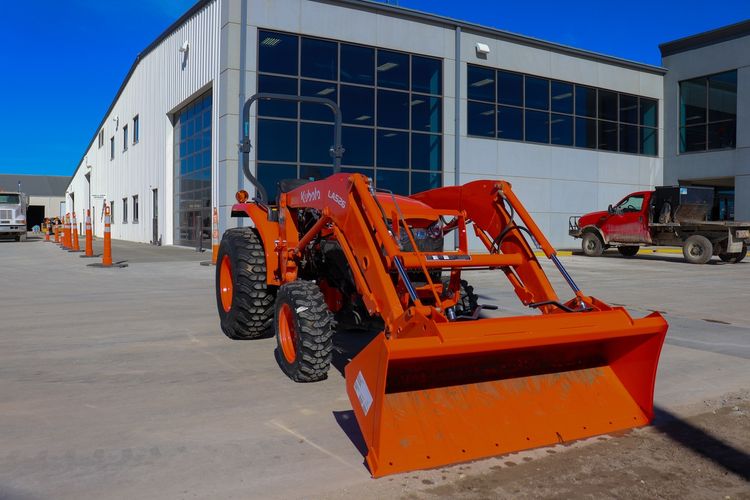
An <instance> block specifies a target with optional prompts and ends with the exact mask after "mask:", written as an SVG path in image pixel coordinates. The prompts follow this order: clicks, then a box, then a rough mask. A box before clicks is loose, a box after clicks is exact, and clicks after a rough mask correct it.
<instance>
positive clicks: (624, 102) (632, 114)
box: [620, 94, 638, 125]
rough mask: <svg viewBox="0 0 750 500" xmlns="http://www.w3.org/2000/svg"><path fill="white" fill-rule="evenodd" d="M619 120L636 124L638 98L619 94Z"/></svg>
mask: <svg viewBox="0 0 750 500" xmlns="http://www.w3.org/2000/svg"><path fill="white" fill-rule="evenodd" d="M620 121H621V122H623V123H633V124H636V125H637V124H638V98H637V97H636V96H632V95H625V94H620Z"/></svg>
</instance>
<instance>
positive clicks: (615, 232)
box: [605, 195, 644, 243]
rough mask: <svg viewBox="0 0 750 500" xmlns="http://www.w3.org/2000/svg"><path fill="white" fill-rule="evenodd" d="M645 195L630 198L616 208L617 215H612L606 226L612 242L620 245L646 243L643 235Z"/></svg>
mask: <svg viewBox="0 0 750 500" xmlns="http://www.w3.org/2000/svg"><path fill="white" fill-rule="evenodd" d="M642 208H643V195H634V196H629V197H628V198H626V199H624V200H622V201H621V202H620V203H618V204H617V206H616V207H615V214H614V215H610V216H609V219H607V222H606V224H605V232H607V233H608V234H609V238H610V241H614V242H620V243H639V242H641V241H644V239H643V238H644V234H643V229H642V228H643V212H642Z"/></svg>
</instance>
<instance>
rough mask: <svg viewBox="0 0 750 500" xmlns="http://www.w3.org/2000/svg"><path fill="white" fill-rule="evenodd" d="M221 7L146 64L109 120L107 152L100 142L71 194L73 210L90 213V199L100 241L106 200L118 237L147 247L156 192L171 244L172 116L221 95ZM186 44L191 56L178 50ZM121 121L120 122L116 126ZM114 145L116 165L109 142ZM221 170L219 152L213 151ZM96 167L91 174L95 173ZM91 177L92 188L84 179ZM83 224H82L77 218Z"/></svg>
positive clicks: (188, 25)
mask: <svg viewBox="0 0 750 500" xmlns="http://www.w3.org/2000/svg"><path fill="white" fill-rule="evenodd" d="M219 28H220V0H215V1H213V2H210V3H208V4H207V5H206V6H204V7H203V8H202V9H201V10H200V11H198V12H197V13H195V14H194V15H193V16H192V17H191V18H190V19H189V20H188V21H187V22H185V23H184V24H183V25H182V26H181V27H179V28H178V29H177V30H175V31H174V32H173V33H172V34H170V35H169V36H167V37H166V38H165V39H164V40H163V41H162V42H161V43H160V44H159V45H158V46H157V47H155V48H154V49H153V50H152V51H151V52H149V53H148V54H147V55H145V56H143V58H142V59H141V60H140V62H139V63H138V65H137V66H136V68H135V70H134V72H133V74H132V76H131V78H130V80H129V81H128V82H127V85H126V87H125V88H124V89H123V91H122V94H121V95H120V96H119V98H118V99H117V101H116V103H115V104H114V106H113V108H112V110H111V112H110V113H109V114H108V115H107V117H106V119H105V121H104V125H103V130H104V144H103V145H102V147H99V143H98V139H95V140H94V142H93V144H91V146H90V147H89V149H88V151H87V153H86V155H85V158H84V160H83V162H82V164H81V165H80V166H79V167H78V171H77V172H76V175H75V176H74V178H73V179H72V181H71V183H70V186H69V187H68V193H73V194H74V197H73V200H74V202H71V197H70V196H68V210H69V211H74V210H75V212H77V213H78V214H83V213H85V210H86V209H87V208H89V194H90V195H91V198H90V200H91V207H90V208H91V209H92V219H94V227H95V233H96V234H97V235H98V236H101V235H102V234H103V223H102V218H101V215H102V206H103V202H104V199H105V198H106V200H107V201H113V202H114V217H113V224H112V237H113V238H116V239H125V240H131V241H139V242H149V241H151V240H152V237H153V230H152V217H153V206H152V205H153V203H152V198H153V195H152V190H153V189H158V190H159V191H158V194H159V207H158V213H159V235H160V236H161V237H162V241H163V243H164V244H170V243H172V232H173V229H172V228H173V220H172V213H173V201H172V200H173V198H172V184H173V165H172V156H173V147H172V144H173V137H172V129H173V128H172V122H171V115H172V114H173V113H174V112H175V111H178V110H179V109H180V108H182V107H183V106H184V105H185V104H187V103H189V102H190V101H191V99H192V98H194V97H197V96H198V95H200V94H201V93H203V92H205V91H206V90H207V89H211V88H216V86H217V83H216V82H218V74H219V33H220V31H219ZM185 42H187V43H188V44H189V50H188V52H187V56H185V55H184V54H183V53H182V52H180V48H181V47H182V46H183V44H184V43H185ZM216 109H217V108H214V116H213V119H212V122H213V123H214V127H213V130H212V134H213V136H212V142H213V144H217V137H218V127H217V126H215V124H216V123H217V122H218V114H217V113H218V111H216ZM136 115H137V116H138V117H139V123H140V134H139V142H138V143H137V144H133V118H134V117H135V116H136ZM117 118H119V121H118V120H117ZM125 125H127V126H128V142H129V144H128V148H127V151H123V127H124V126H125ZM112 137H114V138H115V154H114V159H112V160H110V139H111V138H112ZM212 149H213V150H212V163H214V164H216V147H213V148H212ZM89 167H90V168H89ZM87 173H90V178H91V183H90V193H89V183H88V182H87V180H86V174H87ZM134 195H138V197H139V214H138V215H139V217H138V219H139V220H138V223H133V220H132V219H133V196H134ZM123 198H127V200H128V222H127V223H123V206H122V204H123V202H122V200H123ZM79 220H80V221H82V220H83V218H82V217H81V216H80V215H79Z"/></svg>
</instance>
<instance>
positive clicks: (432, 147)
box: [411, 133, 443, 172]
mask: <svg viewBox="0 0 750 500" xmlns="http://www.w3.org/2000/svg"><path fill="white" fill-rule="evenodd" d="M441 139H442V137H441V136H440V135H437V134H414V133H413V134H411V168H413V169H417V170H431V171H433V172H439V171H441V170H442V169H443V147H442V140H441Z"/></svg>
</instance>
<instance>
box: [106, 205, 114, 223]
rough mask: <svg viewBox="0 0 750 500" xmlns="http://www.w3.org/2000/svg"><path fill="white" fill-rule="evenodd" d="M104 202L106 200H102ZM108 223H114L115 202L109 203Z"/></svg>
mask: <svg viewBox="0 0 750 500" xmlns="http://www.w3.org/2000/svg"><path fill="white" fill-rule="evenodd" d="M104 202H105V203H106V200H105V201H104ZM109 223H110V225H112V224H114V223H115V204H114V203H110V204H109Z"/></svg>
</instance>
